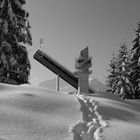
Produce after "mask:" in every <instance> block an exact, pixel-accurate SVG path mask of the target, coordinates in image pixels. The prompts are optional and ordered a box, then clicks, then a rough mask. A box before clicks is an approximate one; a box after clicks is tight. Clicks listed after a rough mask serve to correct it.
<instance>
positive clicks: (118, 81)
mask: <svg viewBox="0 0 140 140" xmlns="http://www.w3.org/2000/svg"><path fill="white" fill-rule="evenodd" d="M128 56H129V55H128V50H127V46H126V44H125V43H123V44H122V45H121V47H120V50H119V51H118V56H117V65H116V71H117V76H116V78H115V82H114V85H113V86H114V89H115V91H114V93H115V94H117V95H119V96H120V97H121V98H122V99H133V98H134V88H133V85H132V78H131V76H130V69H129V66H130V62H129V57H128Z"/></svg>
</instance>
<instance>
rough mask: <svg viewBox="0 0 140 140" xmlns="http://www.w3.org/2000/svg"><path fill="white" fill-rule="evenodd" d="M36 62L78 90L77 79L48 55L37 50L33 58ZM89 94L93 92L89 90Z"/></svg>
mask: <svg viewBox="0 0 140 140" xmlns="http://www.w3.org/2000/svg"><path fill="white" fill-rule="evenodd" d="M33 57H34V58H35V59H36V60H37V61H38V62H40V63H41V64H43V65H44V66H45V67H47V68H48V69H50V70H51V71H52V72H54V73H55V74H57V75H59V76H60V77H61V78H62V79H63V80H65V81H66V82H67V83H69V84H70V85H71V86H73V87H74V88H76V89H78V77H76V76H75V75H74V74H73V73H71V72H70V71H69V70H68V69H67V68H65V67H64V66H62V65H61V64H59V63H58V62H57V61H56V60H54V59H53V58H52V57H50V56H49V55H48V54H46V53H44V52H42V51H41V50H38V51H37V52H36V53H35V54H34V56H33ZM89 93H94V90H93V89H91V88H89Z"/></svg>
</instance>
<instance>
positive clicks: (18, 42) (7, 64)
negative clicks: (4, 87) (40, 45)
mask: <svg viewBox="0 0 140 140" xmlns="http://www.w3.org/2000/svg"><path fill="white" fill-rule="evenodd" d="M25 3H26V1H25V0H0V82H3V83H11V84H23V83H28V77H29V74H30V68H31V66H30V62H29V59H28V52H27V49H26V47H24V46H23V45H24V44H27V45H32V37H31V33H30V28H31V27H30V25H29V21H28V19H27V18H28V17H29V13H28V12H27V11H26V10H24V9H23V5H24V4H25Z"/></svg>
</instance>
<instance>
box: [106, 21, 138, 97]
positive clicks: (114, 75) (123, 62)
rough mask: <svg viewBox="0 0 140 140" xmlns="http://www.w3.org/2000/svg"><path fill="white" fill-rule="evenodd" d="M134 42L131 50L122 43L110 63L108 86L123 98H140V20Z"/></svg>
mask: <svg viewBox="0 0 140 140" xmlns="http://www.w3.org/2000/svg"><path fill="white" fill-rule="evenodd" d="M132 43H133V45H132V47H131V49H130V50H128V46H127V45H126V43H125V42H124V43H122V44H121V45H120V49H119V50H118V52H117V53H116V54H114V53H113V57H112V60H111V61H110V63H109V70H108V72H109V75H108V76H107V80H106V83H107V86H109V87H110V88H111V91H112V93H114V94H116V95H118V96H120V97H121V98H122V99H140V22H139V23H138V26H137V28H136V30H135V38H134V40H133V41H132Z"/></svg>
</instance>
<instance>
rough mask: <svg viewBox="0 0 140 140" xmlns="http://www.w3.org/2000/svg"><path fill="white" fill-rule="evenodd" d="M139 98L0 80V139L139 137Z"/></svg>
mask: <svg viewBox="0 0 140 140" xmlns="http://www.w3.org/2000/svg"><path fill="white" fill-rule="evenodd" d="M139 106H140V102H139V100H131V101H123V100H121V99H120V98H119V97H117V96H116V95H114V94H111V93H105V92H104V93H103V92H102V93H95V94H93V95H90V96H84V95H79V94H75V95H69V94H66V93H65V94H64V93H60V92H55V91H53V90H48V89H43V88H39V87H36V86H31V85H23V86H12V85H6V84H0V140H140V117H139V116H140V108H139Z"/></svg>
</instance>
